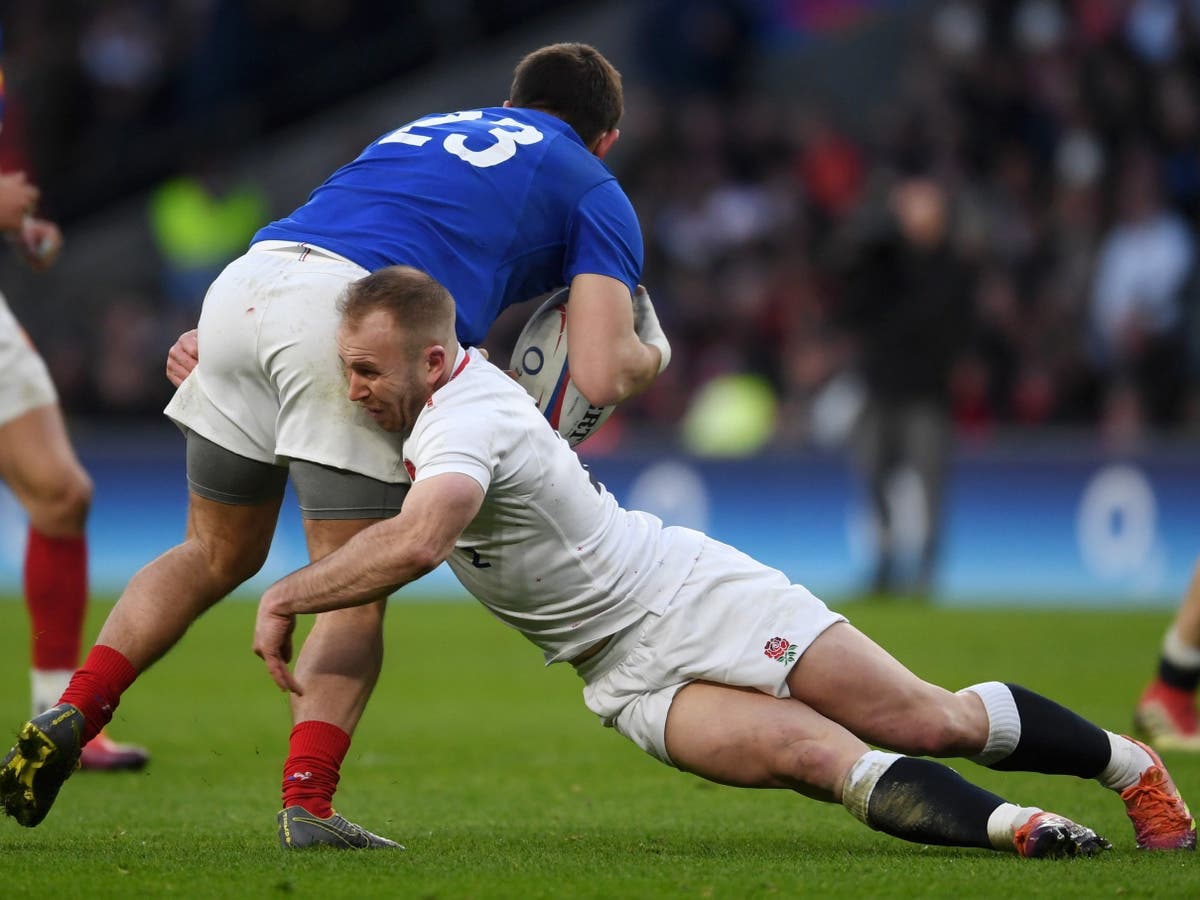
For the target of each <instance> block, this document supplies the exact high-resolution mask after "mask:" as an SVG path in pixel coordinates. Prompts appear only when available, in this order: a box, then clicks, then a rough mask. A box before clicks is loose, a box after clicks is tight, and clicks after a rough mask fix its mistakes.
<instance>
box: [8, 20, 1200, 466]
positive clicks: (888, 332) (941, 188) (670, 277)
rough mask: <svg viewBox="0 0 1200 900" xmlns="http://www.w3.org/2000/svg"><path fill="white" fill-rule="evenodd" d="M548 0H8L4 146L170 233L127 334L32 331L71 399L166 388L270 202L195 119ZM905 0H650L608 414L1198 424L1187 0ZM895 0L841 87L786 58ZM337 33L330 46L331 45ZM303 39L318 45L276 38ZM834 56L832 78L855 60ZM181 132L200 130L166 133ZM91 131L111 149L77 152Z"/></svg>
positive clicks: (364, 80) (126, 315) (117, 405)
mask: <svg viewBox="0 0 1200 900" xmlns="http://www.w3.org/2000/svg"><path fill="white" fill-rule="evenodd" d="M555 6H562V4H553V3H548V2H542V3H539V2H536V0H516V2H512V3H491V2H468V0H461V2H453V3H444V2H443V3H415V4H385V3H382V2H348V0H347V2H341V0H321V2H291V3H286V4H285V3H280V2H278V0H247V2H241V3H234V2H226V0H189V2H177V3H170V4H157V3H148V2H140V0H104V2H100V3H63V4H58V3H56V4H45V3H40V2H36V0H28V2H22V0H16V2H14V3H6V4H5V10H4V29H5V32H4V35H5V42H6V45H8V46H7V47H6V59H7V60H8V67H9V69H10V70H11V71H12V72H13V73H14V74H16V73H19V76H18V80H14V82H13V83H12V84H10V88H9V91H8V93H9V103H8V109H7V111H6V125H5V130H6V132H9V131H10V129H12V130H14V131H15V132H16V135H15V136H13V135H10V134H6V137H5V140H4V141H0V167H4V168H9V167H20V166H23V165H25V164H28V165H29V166H30V167H31V169H32V170H33V171H35V172H36V173H37V174H38V176H39V178H40V179H41V180H42V181H43V183H44V185H45V190H46V195H47V197H46V199H47V204H48V209H47V212H49V213H50V214H55V215H58V216H60V217H61V218H64V219H66V220H67V224H68V225H69V224H70V222H71V221H72V220H73V219H74V218H75V217H78V216H84V215H86V214H87V213H88V212H91V211H93V210H94V209H96V208H99V207H100V206H102V205H103V204H104V203H105V202H109V201H111V200H112V199H114V197H115V196H118V195H126V194H128V193H130V192H131V191H133V192H136V191H145V192H147V196H148V198H149V199H148V201H147V221H148V223H149V224H150V227H151V228H152V232H153V235H154V241H155V246H156V248H157V251H158V253H159V254H160V255H161V257H162V259H161V263H162V265H161V270H162V277H161V282H160V284H159V287H158V289H157V290H158V292H159V296H157V297H152V298H146V297H141V298H128V300H122V299H120V298H118V299H117V300H116V301H115V302H114V303H112V304H109V305H108V308H107V311H106V312H105V313H104V317H105V318H104V321H103V322H102V323H101V324H99V325H96V326H95V327H94V328H93V331H95V330H99V331H100V332H101V333H102V334H103V335H105V337H104V338H103V340H106V341H108V340H111V341H112V342H113V346H115V347H116V348H117V349H116V350H115V351H114V352H112V353H110V354H107V355H108V356H109V358H110V360H111V361H110V362H109V363H108V364H107V367H106V364H104V363H103V362H98V361H97V360H96V359H94V358H92V357H91V356H89V355H88V354H87V353H83V352H80V351H79V349H78V345H79V342H78V341H75V342H73V341H72V340H68V339H65V338H64V339H63V340H62V341H61V346H59V345H58V344H56V345H55V346H54V347H48V348H45V349H46V355H47V357H48V359H49V361H50V362H51V365H52V367H54V368H55V375H56V377H57V378H58V379H59V381H60V384H61V385H62V386H63V393H64V400H65V402H66V405H67V408H68V409H69V410H73V411H82V412H128V413H130V414H138V415H141V414H154V413H156V412H157V409H158V406H159V404H160V402H161V400H162V396H163V392H164V390H165V389H164V387H163V385H162V384H158V383H157V382H156V383H154V384H153V385H151V384H150V382H149V379H161V375H160V374H159V373H160V371H161V358H162V354H163V351H164V350H165V345H163V344H162V340H163V336H164V333H170V331H171V330H172V329H174V328H175V326H176V325H183V324H186V323H187V322H188V320H189V318H192V319H194V315H195V309H196V304H197V303H198V299H199V296H200V295H201V294H202V289H203V286H204V284H206V283H207V279H208V278H209V277H210V276H211V274H212V272H213V270H214V268H219V266H220V265H221V264H222V263H223V261H224V259H225V258H227V257H229V256H232V255H234V254H236V252H238V251H239V250H240V247H241V246H242V242H244V240H245V238H246V237H247V236H248V235H249V234H250V233H252V232H253V231H254V230H255V228H256V227H257V226H258V225H259V224H261V223H262V222H263V221H265V220H266V219H268V218H271V217H273V216H275V215H279V214H282V213H285V212H287V210H275V209H268V208H267V202H266V200H265V199H264V197H263V196H262V194H261V192H260V191H257V190H256V186H255V185H253V184H239V183H234V182H232V181H230V180H229V179H228V178H227V176H226V174H225V172H224V171H223V168H222V166H221V165H220V163H221V159H222V155H223V154H225V153H228V152H230V151H231V150H234V149H235V148H233V147H231V146H230V145H229V144H228V143H227V142H220V141H217V142H213V141H210V140H200V139H199V138H200V137H201V136H204V135H206V134H207V135H209V136H211V135H212V134H235V135H236V136H237V139H238V140H239V141H247V140H250V139H252V138H253V137H254V136H255V135H258V134H264V133H266V132H267V131H269V130H270V129H271V128H273V127H277V126H278V125H279V124H282V123H283V122H285V121H287V120H289V118H297V117H299V116H301V115H303V114H307V113H308V112H311V110H312V108H313V107H315V106H317V105H318V104H322V103H324V104H328V103H330V102H334V101H335V100H336V99H337V98H338V97H339V96H346V95H349V94H350V93H352V92H353V91H356V90H362V89H363V88H365V87H368V86H371V85H374V84H377V83H378V82H380V81H381V80H383V79H385V78H388V77H394V76H396V75H399V74H401V73H402V72H403V71H404V70H405V69H406V68H409V67H412V66H415V65H417V64H419V63H420V62H422V61H425V60H428V59H430V58H432V57H433V56H435V55H436V54H437V53H438V52H439V48H440V47H441V46H442V45H443V44H444V43H445V42H446V41H448V40H449V39H450V38H449V37H448V36H450V35H454V36H457V37H458V38H459V39H462V36H463V35H475V36H478V37H486V36H488V35H489V34H493V33H495V32H497V31H498V30H499V29H501V28H503V27H506V26H509V25H515V24H517V23H519V21H520V19H521V16H522V15H532V14H534V13H536V12H538V11H541V10H544V9H549V8H551V7H555ZM902 6H905V4H897V3H890V2H887V0H874V2H872V0H822V2H821V3H805V2H787V0H773V2H768V0H657V2H654V3H647V4H644V5H642V6H641V7H640V10H641V12H640V17H639V18H638V20H637V21H636V22H633V23H631V27H632V28H633V32H634V33H633V41H632V44H631V46H632V47H634V48H635V49H634V52H635V54H636V59H637V60H638V65H637V66H636V67H634V68H631V69H630V70H627V72H626V87H627V94H628V96H627V104H626V110H627V111H626V119H625V121H624V122H623V123H622V132H623V138H622V140H621V142H620V143H619V144H618V145H617V149H616V151H614V153H613V155H612V156H611V157H610V160H609V161H610V163H611V165H612V167H613V169H614V171H616V173H617V175H618V176H619V178H620V180H621V182H622V184H623V185H624V186H625V187H626V189H627V191H628V192H629V193H630V195H631V197H632V199H633V201H634V205H635V207H636V208H637V210H638V212H639V215H640V216H641V219H642V223H643V231H644V234H645V237H646V248H647V260H646V273H645V282H646V283H647V285H648V286H649V287H650V289H651V293H652V295H653V296H654V298H655V301H656V305H657V306H658V307H659V309H660V314H661V316H662V318H663V319H664V324H665V325H666V327H667V329H668V332H669V333H670V334H671V336H672V340H673V345H674V347H675V357H674V362H673V363H672V365H671V367H670V368H669V369H668V370H667V372H666V373H665V375H664V377H663V378H662V379H660V383H659V384H657V385H656V386H655V387H654V388H653V389H652V390H651V391H650V392H649V393H648V394H647V395H645V396H643V397H642V398H639V400H637V401H635V402H634V403H632V404H630V405H629V406H628V408H626V409H625V410H623V411H622V415H621V416H620V417H618V419H619V420H620V421H624V422H625V423H626V425H631V426H635V427H637V426H645V427H650V426H651V425H652V424H657V425H662V424H666V425H667V426H670V427H676V426H678V427H680V428H681V429H683V431H684V433H685V434H688V435H691V439H692V440H693V442H694V445H695V446H696V447H697V448H699V449H702V450H703V449H705V447H711V448H712V449H713V452H721V450H722V448H723V447H724V448H727V449H730V450H731V451H732V452H740V451H741V450H744V449H754V448H755V447H757V446H761V445H762V444H764V443H775V444H779V445H785V446H798V445H802V444H807V443H811V442H814V441H815V442H822V441H825V442H831V441H837V440H841V439H844V438H846V437H847V436H848V434H849V431H850V427H851V425H852V424H853V423H854V422H856V421H860V420H861V419H862V410H863V409H869V408H870V406H871V404H872V402H876V403H878V402H887V403H889V404H893V405H895V404H904V403H912V404H915V405H921V406H922V408H928V409H936V410H938V411H939V414H941V415H944V416H945V417H946V420H947V421H948V422H949V423H950V424H951V426H952V427H953V429H954V430H956V431H957V432H958V433H959V434H960V435H966V436H973V437H981V438H982V437H986V436H987V435H989V434H991V433H993V432H994V431H995V430H996V429H999V428H1010V427H1012V428H1039V429H1040V428H1046V427H1051V426H1076V427H1079V426H1082V427H1086V428H1095V429H1098V430H1099V432H1100V433H1101V434H1103V435H1104V436H1106V437H1110V438H1112V439H1114V440H1131V439H1133V440H1136V439H1137V438H1138V437H1140V436H1142V435H1145V434H1149V433H1155V432H1158V431H1160V430H1161V431H1166V432H1178V431H1181V430H1184V429H1196V428H1200V392H1198V391H1197V390H1196V384H1197V375H1198V374H1200V274H1198V273H1200V269H1198V267H1197V265H1196V263H1197V253H1196V228H1197V225H1200V219H1198V216H1200V2H1196V0H943V2H929V3H923V4H917V6H920V8H921V11H922V14H921V15H920V16H919V17H916V18H914V17H912V16H906V17H901V16H898V15H896V10H897V8H899V7H902ZM398 10H403V11H402V12H401V11H398ZM814 10H816V11H819V12H821V15H816V14H815V13H814ZM873 17H876V18H874V19H873ZM889 17H890V19H894V20H895V21H896V22H900V21H901V19H903V21H904V23H905V25H904V28H905V30H904V31H902V32H901V31H899V30H898V31H897V33H896V35H895V40H897V41H901V42H903V46H904V57H905V61H904V64H903V66H902V67H901V69H900V71H899V72H898V73H896V75H895V77H894V78H893V79H892V80H891V82H890V83H889V84H887V85H886V86H883V88H882V89H881V88H880V86H878V85H875V86H872V88H871V91H870V93H869V95H868V96H867V97H865V98H864V99H863V101H862V102H861V103H856V104H853V105H851V104H847V103H845V102H838V101H836V99H833V98H829V97H826V96H821V95H820V94H818V93H816V92H811V91H809V90H807V89H806V85H805V84H804V83H803V80H802V78H801V77H800V74H799V73H802V72H803V67H802V66H799V65H798V66H796V67H794V68H789V67H788V66H787V65H786V64H785V65H780V60H781V59H784V61H785V62H786V57H788V56H789V55H792V56H795V57H796V58H797V59H799V58H800V57H801V55H802V54H803V53H804V52H805V51H806V47H807V46H811V44H810V42H811V41H813V40H828V41H845V40H847V37H848V36H850V37H852V33H853V30H854V29H855V28H866V27H870V26H871V24H872V21H873V20H874V21H884V20H888V19H889ZM913 23H915V24H913ZM910 26H911V27H910ZM900 27H901V26H900V25H897V29H899V28H900ZM802 32H803V33H802ZM333 33H336V34H337V35H338V36H339V40H338V41H337V43H338V45H339V46H340V47H341V48H343V52H342V53H341V54H338V53H332V54H329V53H318V52H317V51H316V48H317V47H319V46H321V45H322V44H328V42H329V40H328V39H329V35H330V34H333ZM401 35H403V39H399V36H401ZM664 35H669V36H670V39H669V40H668V39H665V38H664ZM268 47H269V48H270V52H267V51H266V48H268ZM383 47H387V48H388V49H387V51H386V52H385V51H384V50H383V49H381V48H383ZM373 48H374V49H373ZM601 49H604V48H601ZM346 53H349V54H351V55H352V57H353V64H350V63H349V62H348V58H347V56H346ZM14 57H15V58H14ZM301 58H302V59H312V60H314V64H313V65H311V66H309V67H299V69H305V71H298V67H296V66H295V65H290V64H288V62H287V61H288V60H291V59H301ZM316 60H321V62H320V63H319V64H318V63H317V62H315V61H316ZM765 60H772V61H774V63H775V66H774V68H772V69H771V70H770V71H771V72H772V73H773V77H770V78H768V77H764V71H765V70H764V66H763V63H764V61H765ZM233 61H237V62H236V64H235V63H234V62H233ZM840 65H841V66H843V67H844V70H845V73H846V75H847V77H848V78H853V76H854V72H855V66H856V63H855V61H854V60H853V59H845V60H842V61H841V62H840ZM789 71H791V72H794V73H796V77H794V78H783V79H781V78H779V77H778V73H780V72H785V73H786V72H789ZM335 73H336V75H337V77H336V78H335V77H334V74H335ZM34 84H36V89H30V88H29V87H28V86H29V85H34ZM51 109H53V110H55V114H54V115H49V113H48V111H49V110H51ZM63 110H69V111H70V114H64V112H63ZM218 121H219V122H220V123H221V124H220V125H219V126H218V125H215V124H214V123H217V122H218ZM189 136H196V137H197V140H196V141H195V142H194V143H195V148H196V152H195V153H190V154H181V153H180V152H179V147H180V146H181V144H180V141H181V140H182V141H183V142H184V144H185V145H186V144H187V143H188V138H189ZM102 159H108V160H122V162H123V165H120V166H112V167H111V168H110V169H107V168H106V169H105V170H104V177H99V178H98V177H96V169H95V166H94V165H93V166H92V167H91V170H90V176H91V177H84V175H83V174H80V173H88V172H89V167H88V166H87V165H86V164H84V165H81V163H80V161H81V160H102ZM168 161H169V162H170V163H171V165H167V162H168ZM181 163H183V166H182V168H181V167H180V164H181ZM205 223H207V224H205ZM214 223H215V224H214ZM163 321H167V322H169V323H170V324H169V326H166V327H164V326H163V324H162V323H163ZM74 327H76V328H77V329H78V328H79V326H74ZM171 336H172V337H173V335H171ZM168 343H169V341H168ZM142 356H147V357H149V359H148V363H147V365H145V366H142V367H131V366H130V365H129V361H130V360H131V359H140V358H141V357H142ZM131 369H132V374H130V370H131ZM709 387H713V388H714V390H713V391H711V392H710V391H709V390H708V388H709ZM718 387H724V388H727V390H724V391H723V392H722V391H717V390H715V388H718ZM733 408H736V409H737V410H740V411H741V413H742V415H740V416H735V415H732V409H733ZM747 410H753V411H754V412H753V415H751V414H749V413H747V412H746V411H747ZM727 414H728V415H727ZM714 423H715V424H714ZM722 423H725V424H726V426H727V427H725V428H724V432H725V433H724V434H722V433H721V431H722V428H721V424H722ZM611 430H612V431H613V433H614V434H617V433H619V431H620V426H619V425H618V426H616V427H614V428H612V429H611ZM733 432H736V433H733Z"/></svg>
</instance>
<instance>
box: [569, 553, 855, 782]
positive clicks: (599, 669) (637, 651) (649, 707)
mask: <svg viewBox="0 0 1200 900" xmlns="http://www.w3.org/2000/svg"><path fill="white" fill-rule="evenodd" d="M844 621H846V618H845V616H842V615H839V614H838V613H835V612H833V611H832V610H831V609H829V608H828V607H827V606H826V605H825V604H824V603H822V602H821V601H820V600H819V599H817V598H816V597H815V596H813V594H811V593H810V592H809V591H808V590H807V589H806V588H803V587H801V586H800V585H798V584H792V583H790V582H789V581H788V579H787V576H785V575H784V574H783V573H782V572H780V571H779V570H777V569H772V568H770V567H769V566H766V565H763V564H762V563H760V562H758V561H757V560H755V559H752V558H751V557H749V556H747V555H746V554H745V553H742V552H741V551H739V550H736V549H734V548H733V547H730V546H729V545H728V544H722V543H720V542H719V541H714V540H712V539H711V538H706V540H705V543H704V546H703V549H702V550H701V552H700V556H699V558H698V559H697V560H696V564H695V567H694V568H693V569H692V573H691V575H689V576H688V578H687V580H686V581H685V582H684V583H683V586H682V587H681V588H680V589H679V592H678V593H677V594H676V595H675V598H674V599H673V600H672V601H671V604H670V606H668V607H667V609H666V611H665V612H664V613H663V615H661V616H658V615H655V614H654V613H647V614H646V615H645V616H644V617H643V618H641V619H639V620H638V621H637V622H635V623H633V625H630V626H629V627H628V628H626V629H624V630H623V631H621V632H618V634H617V635H615V636H614V637H613V640H612V642H611V643H610V644H609V646H607V647H605V648H604V650H602V651H601V652H600V653H598V654H597V655H596V656H594V657H592V658H591V659H588V660H586V661H585V662H583V663H581V664H580V665H579V666H577V667H576V671H578V672H579V674H580V676H581V677H582V678H583V680H584V688H583V699H584V703H586V704H587V707H588V709H590V710H591V711H592V712H594V713H595V714H596V715H598V716H599V717H600V719H601V721H602V722H603V723H604V724H605V725H607V726H609V727H613V728H616V730H617V731H618V732H620V733H621V734H623V735H625V737H627V738H629V739H630V740H631V741H633V742H634V743H635V744H637V745H638V746H639V747H641V748H642V749H643V750H645V751H646V752H647V753H649V754H650V755H651V756H653V757H655V758H657V759H659V760H661V761H662V762H665V763H667V764H668V765H674V763H673V762H672V761H671V758H670V756H669V755H668V754H667V746H666V728H667V713H668V712H669V711H670V709H671V703H672V701H673V700H674V699H675V695H676V694H677V693H679V691H680V689H682V688H683V687H685V686H686V685H687V684H689V683H690V682H693V681H712V682H716V683H717V684H727V685H731V686H734V687H750V688H755V689H756V690H759V691H762V692H763V693H764V694H770V695H771V696H772V697H789V696H791V693H790V691H789V690H788V686H787V677H788V673H790V672H791V670H792V666H793V665H795V663H796V661H797V660H798V659H799V658H800V656H801V655H802V654H803V653H804V651H805V650H806V649H808V647H809V645H810V644H812V642H813V641H814V640H816V638H817V637H818V636H819V635H820V634H821V633H822V632H823V631H824V630H825V629H826V628H828V627H829V626H830V625H833V624H834V623H835V622H844Z"/></svg>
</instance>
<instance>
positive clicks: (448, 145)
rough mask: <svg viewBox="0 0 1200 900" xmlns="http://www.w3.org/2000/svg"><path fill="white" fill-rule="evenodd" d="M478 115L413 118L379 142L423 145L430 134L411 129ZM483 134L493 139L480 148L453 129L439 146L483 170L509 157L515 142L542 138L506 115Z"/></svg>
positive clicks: (473, 111)
mask: <svg viewBox="0 0 1200 900" xmlns="http://www.w3.org/2000/svg"><path fill="white" fill-rule="evenodd" d="M482 118H483V110H480V109H469V110H465V111H464V112H456V113H447V114H446V115H444V116H429V117H427V118H424V119H417V121H415V122H410V123H409V124H407V125H405V126H404V127H403V128H398V129H396V130H395V131H393V132H392V133H391V134H389V135H385V136H384V137H381V138H380V139H379V143H381V144H408V145H409V146H410V147H424V146H425V145H426V144H427V143H429V142H430V141H431V140H433V137H432V135H427V134H415V133H413V129H414V128H417V129H419V128H432V127H433V126H435V125H449V124H452V123H454V122H472V121H475V120H478V119H482ZM487 133H488V134H490V135H491V136H492V137H493V138H494V139H495V143H494V144H492V145H491V146H488V147H485V148H483V149H482V150H472V149H471V148H470V147H468V146H467V139H468V137H471V135H467V134H463V133H461V132H457V131H456V132H453V133H451V134H449V135H447V136H446V139H445V140H443V141H442V149H443V150H445V151H446V152H447V153H449V154H451V155H452V156H457V157H458V158H459V159H461V160H462V161H463V162H467V163H470V164H471V165H473V166H477V167H478V168H480V169H486V168H488V167H490V166H495V165H499V164H500V163H502V162H504V161H505V160H506V159H512V157H513V155H514V154H515V153H516V152H517V146H518V145H519V144H536V143H537V142H538V141H540V140H542V138H544V137H545V135H544V134H542V132H540V131H538V130H537V129H536V128H534V127H533V126H532V125H526V124H525V123H524V122H518V121H517V120H516V119H510V118H508V117H507V116H506V117H505V118H503V119H498V120H497V121H496V124H495V126H494V127H492V128H489V129H488V130H487ZM475 134H476V135H478V132H475Z"/></svg>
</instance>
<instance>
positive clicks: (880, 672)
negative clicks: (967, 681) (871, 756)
mask: <svg viewBox="0 0 1200 900" xmlns="http://www.w3.org/2000/svg"><path fill="white" fill-rule="evenodd" d="M787 683H788V689H789V690H790V691H791V694H792V696H793V697H795V698H796V699H798V700H801V701H803V702H804V703H806V704H808V705H809V706H811V707H812V708H813V709H815V710H817V711H818V712H820V713H821V714H822V715H825V716H827V717H829V718H830V719H832V720H834V721H835V722H838V723H840V724H841V725H843V726H845V727H846V728H847V729H849V730H850V731H852V732H853V733H854V734H856V735H858V736H859V737H861V738H862V739H863V740H866V741H869V742H871V743H873V744H879V745H881V746H885V747H889V748H892V749H900V750H903V751H906V752H928V753H930V754H937V755H942V754H944V753H945V752H947V751H952V750H966V749H971V746H972V745H973V743H974V742H975V741H976V740H977V739H978V737H979V736H980V735H981V734H982V735H983V737H984V738H985V739H986V734H987V722H986V714H984V713H983V712H982V706H981V705H980V704H979V703H978V702H977V700H976V699H975V697H974V695H972V694H955V693H952V692H951V691H948V690H946V689H945V688H942V687H939V686H938V685H935V684H931V683H930V682H928V681H925V680H923V679H921V678H919V677H917V676H916V675H915V674H913V672H911V671H910V670H909V669H908V668H907V667H906V666H904V665H903V664H902V663H901V662H900V661H899V660H897V659H896V658H895V657H894V656H892V655H891V654H890V653H888V652H887V651H886V650H884V649H883V648H882V647H881V646H879V645H878V644H877V643H875V642H874V641H873V640H871V639H870V638H869V637H867V636H866V635H865V634H863V633H862V632H861V631H859V630H858V629H857V628H855V627H854V626H852V625H850V624H849V623H848V622H841V623H838V624H835V625H832V626H831V627H829V628H828V629H826V630H825V631H824V632H822V633H821V635H820V636H818V637H817V638H816V639H815V640H814V641H813V642H812V644H810V645H809V647H808V649H807V650H806V651H805V653H804V655H803V656H801V657H800V659H799V661H798V662H797V663H796V665H795V666H793V667H792V670H791V672H790V673H789V674H788V680H787Z"/></svg>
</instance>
